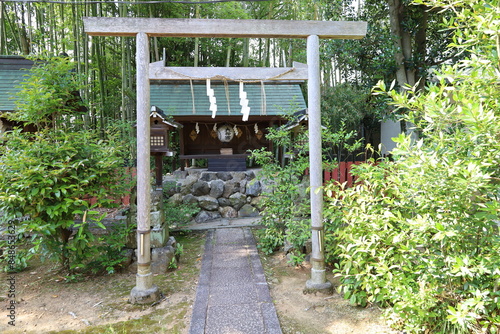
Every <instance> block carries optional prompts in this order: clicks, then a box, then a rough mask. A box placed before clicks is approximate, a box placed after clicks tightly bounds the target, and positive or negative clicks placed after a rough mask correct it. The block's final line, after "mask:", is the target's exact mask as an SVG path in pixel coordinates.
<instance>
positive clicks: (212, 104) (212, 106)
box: [207, 79, 217, 118]
mask: <svg viewBox="0 0 500 334" xmlns="http://www.w3.org/2000/svg"><path fill="white" fill-rule="evenodd" d="M214 94H215V93H214V90H213V89H212V88H211V87H210V79H207V96H208V97H209V99H210V108H209V110H210V111H211V112H212V118H215V115H216V114H217V98H216V97H215V96H214Z"/></svg>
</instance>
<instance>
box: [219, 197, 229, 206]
mask: <svg viewBox="0 0 500 334" xmlns="http://www.w3.org/2000/svg"><path fill="white" fill-rule="evenodd" d="M217 202H219V206H222V207H224V206H230V205H231V202H230V201H229V199H228V198H224V197H219V198H217Z"/></svg>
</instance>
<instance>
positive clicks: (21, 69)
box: [0, 56, 33, 111]
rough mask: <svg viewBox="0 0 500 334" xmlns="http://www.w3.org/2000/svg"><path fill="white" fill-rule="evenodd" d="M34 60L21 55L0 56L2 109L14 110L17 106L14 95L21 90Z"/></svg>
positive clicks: (0, 98)
mask: <svg viewBox="0 0 500 334" xmlns="http://www.w3.org/2000/svg"><path fill="white" fill-rule="evenodd" d="M32 66H33V61H31V60H28V59H26V58H24V57H21V56H0V111H12V110H14V109H15V108H16V106H15V103H14V101H15V100H14V97H15V95H16V94H17V93H18V92H19V88H17V87H18V86H19V84H20V83H21V81H23V80H24V79H25V77H26V75H27V73H28V70H29V69H30V68H31V67H32Z"/></svg>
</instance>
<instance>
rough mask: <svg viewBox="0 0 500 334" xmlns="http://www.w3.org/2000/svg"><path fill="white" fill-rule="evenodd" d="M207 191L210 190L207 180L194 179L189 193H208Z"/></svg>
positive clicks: (196, 194)
mask: <svg viewBox="0 0 500 334" xmlns="http://www.w3.org/2000/svg"><path fill="white" fill-rule="evenodd" d="M209 192H210V186H209V185H208V182H205V181H196V182H195V183H194V184H193V186H192V191H191V193H192V194H193V196H203V195H208V193H209Z"/></svg>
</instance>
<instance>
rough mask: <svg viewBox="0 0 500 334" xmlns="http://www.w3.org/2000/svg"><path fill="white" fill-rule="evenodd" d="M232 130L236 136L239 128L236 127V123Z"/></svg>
mask: <svg viewBox="0 0 500 334" xmlns="http://www.w3.org/2000/svg"><path fill="white" fill-rule="evenodd" d="M233 131H234V135H235V136H236V137H238V133H239V130H238V128H237V127H236V125H235V126H234V127H233Z"/></svg>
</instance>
